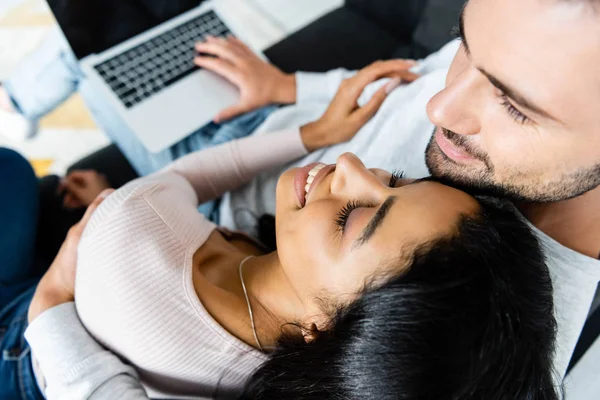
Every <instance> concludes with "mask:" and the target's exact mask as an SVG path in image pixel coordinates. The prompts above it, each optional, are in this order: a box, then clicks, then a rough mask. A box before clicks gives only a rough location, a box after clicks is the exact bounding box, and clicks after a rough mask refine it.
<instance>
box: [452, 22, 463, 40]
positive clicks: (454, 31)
mask: <svg viewBox="0 0 600 400" xmlns="http://www.w3.org/2000/svg"><path fill="white" fill-rule="evenodd" d="M450 36H452V37H453V38H454V39H462V37H461V35H460V27H459V26H458V25H454V26H453V27H452V29H450Z"/></svg>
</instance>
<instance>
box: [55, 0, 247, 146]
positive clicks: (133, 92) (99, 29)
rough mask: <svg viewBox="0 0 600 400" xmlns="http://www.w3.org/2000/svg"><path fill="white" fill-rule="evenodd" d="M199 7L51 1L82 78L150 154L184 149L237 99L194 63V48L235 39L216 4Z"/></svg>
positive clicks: (190, 0)
mask: <svg viewBox="0 0 600 400" xmlns="http://www.w3.org/2000/svg"><path fill="white" fill-rule="evenodd" d="M198 3H199V1H198V0H195V1H194V0H114V1H97V0H86V1H73V2H68V1H67V2H65V1H61V0H48V4H49V5H50V8H51V9H52V11H53V13H54V15H55V17H56V19H57V21H58V23H59V25H60V27H61V29H62V31H63V33H64V34H65V37H66V39H67V41H68V42H69V45H70V46H71V48H72V49H73V52H74V54H75V56H76V57H77V58H78V60H79V62H80V66H81V68H82V70H83V72H84V73H85V74H86V76H87V77H88V78H89V79H90V81H91V83H92V84H93V85H94V87H96V88H97V89H98V91H99V95H101V96H103V97H104V98H106V100H107V101H108V102H109V103H110V104H111V105H112V107H113V108H114V109H115V110H116V111H117V112H118V113H119V115H120V116H121V117H122V118H123V120H124V121H125V122H126V123H127V125H128V126H129V127H130V128H131V129H132V130H133V131H134V132H135V134H136V135H137V136H138V138H139V139H140V141H141V142H142V143H143V144H144V146H145V147H146V148H147V149H148V150H149V151H151V152H159V151H161V150H164V149H166V148H168V147H170V146H171V145H173V144H175V143H177V142H179V141H180V140H182V139H183V138H185V137H186V136H188V135H189V134H191V133H192V132H194V131H196V130H197V129H199V128H201V127H202V126H203V125H205V124H206V123H208V122H209V121H211V120H212V118H213V117H214V116H215V115H216V114H217V112H218V111H220V110H222V109H223V108H226V107H228V106H231V105H233V104H235V103H236V102H237V100H238V97H239V93H238V90H237V89H236V88H235V87H234V86H233V85H232V84H230V83H229V82H227V81H226V80H224V79H223V78H221V77H219V76H217V75H216V74H214V73H212V72H210V71H207V70H203V69H200V68H198V67H196V66H195V65H194V63H193V59H194V55H195V50H194V44H195V43H196V42H198V41H201V40H203V39H204V38H205V37H206V36H207V35H212V36H226V35H230V34H233V35H236V34H235V27H233V26H231V25H230V24H229V23H227V20H226V19H225V18H223V15H221V14H220V13H219V12H218V11H217V10H216V9H215V7H214V4H213V2H212V1H205V2H203V3H202V4H200V5H198ZM65 4H72V5H71V6H69V7H71V8H69V7H65ZM73 4H77V7H75V6H74V5H73ZM236 36H237V35H236Z"/></svg>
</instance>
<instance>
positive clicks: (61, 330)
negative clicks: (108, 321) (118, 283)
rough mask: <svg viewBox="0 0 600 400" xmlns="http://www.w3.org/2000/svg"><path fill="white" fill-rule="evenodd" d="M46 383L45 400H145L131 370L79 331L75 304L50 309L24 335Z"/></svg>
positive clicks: (83, 332) (80, 326)
mask: <svg viewBox="0 0 600 400" xmlns="http://www.w3.org/2000/svg"><path fill="white" fill-rule="evenodd" d="M25 338H26V339H27V342H29V345H30V346H31V350H32V354H33V356H34V357H36V359H37V360H38V362H39V364H40V368H41V369H42V372H43V374H44V378H45V380H46V385H47V386H46V393H45V396H46V398H47V399H49V400H52V399H60V400H69V399H73V400H80V399H93V400H112V399H131V400H140V399H148V396H147V395H146V392H145V390H144V388H143V387H142V385H141V383H140V382H139V380H138V378H137V374H136V372H135V370H134V369H133V368H132V367H130V366H128V365H126V364H124V363H123V362H122V361H121V360H119V358H118V357H117V356H115V355H114V354H112V353H111V352H109V351H107V350H105V349H104V348H103V347H101V346H100V345H99V344H98V343H96V341H95V340H94V339H93V338H92V337H91V336H90V335H89V333H88V332H87V331H86V330H85V328H84V327H83V325H82V323H81V321H80V320H79V317H78V316H77V312H76V310H75V303H66V304H61V305H59V306H56V307H54V308H51V309H49V310H47V311H46V312H44V313H43V314H41V315H40V316H39V317H37V318H36V319H35V320H34V321H33V322H32V323H31V324H30V325H29V327H28V328H27V330H26V331H25Z"/></svg>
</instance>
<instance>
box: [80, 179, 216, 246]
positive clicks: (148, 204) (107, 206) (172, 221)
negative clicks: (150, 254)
mask: <svg viewBox="0 0 600 400" xmlns="http://www.w3.org/2000/svg"><path fill="white" fill-rule="evenodd" d="M195 203H196V202H195V193H194V192H193V190H191V189H189V185H186V183H185V180H184V179H183V178H181V177H180V176H179V175H176V174H169V173H164V174H160V175H155V176H151V177H146V178H143V179H138V180H136V181H132V182H130V183H128V184H127V185H125V186H123V187H122V188H120V189H119V190H117V191H115V192H114V193H113V194H111V195H110V196H109V197H108V198H107V199H106V200H105V201H104V202H103V203H102V204H101V206H100V207H98V209H97V210H96V212H95V213H94V215H93V216H92V218H91V219H90V221H89V223H88V226H87V227H86V231H85V232H84V238H86V237H88V236H95V237H97V236H98V235H99V234H101V233H102V232H106V231H107V230H108V231H110V233H111V238H112V239H113V240H119V237H122V236H126V237H132V236H134V237H136V238H138V239H143V238H146V239H149V240H151V241H153V242H156V234H158V233H159V232H160V231H164V233H163V234H169V233H170V234H171V235H172V236H174V237H175V238H176V239H177V240H180V241H181V242H182V244H184V245H185V244H189V243H190V242H197V238H196V236H197V235H205V232H210V231H212V230H213V229H214V228H215V226H214V224H212V223H211V222H210V221H208V220H206V218H204V216H203V215H202V214H200V213H199V212H198V210H197V207H196V206H195Z"/></svg>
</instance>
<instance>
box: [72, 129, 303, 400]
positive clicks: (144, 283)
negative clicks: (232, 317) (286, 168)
mask: <svg viewBox="0 0 600 400" xmlns="http://www.w3.org/2000/svg"><path fill="white" fill-rule="evenodd" d="M305 154H306V149H305V148H304V145H303V144H302V141H301V138H300V134H299V131H298V129H293V130H288V131H283V132H279V133H275V134H270V135H266V136H260V137H250V138H246V139H242V140H239V141H233V142H230V143H227V144H225V145H222V146H219V147H215V148H212V149H208V150H204V151H200V152H197V153H195V154H191V155H189V156H187V157H184V158H182V159H180V160H179V161H177V162H175V163H174V164H173V165H172V166H170V167H169V168H168V169H166V170H164V171H162V172H159V173H157V174H155V175H152V176H149V177H146V178H141V179H138V180H136V181H134V182H132V183H130V184H128V185H126V186H125V187H123V188H122V189H120V190H118V191H117V192H115V193H114V194H113V195H111V196H110V197H108V198H107V199H106V200H105V201H104V203H103V204H102V205H101V207H99V208H98V210H97V211H96V212H95V214H94V215H93V217H92V219H91V220H90V222H89V224H88V226H87V228H86V230H85V232H84V236H83V238H82V240H81V243H80V247H79V259H78V266H77V276H76V291H75V292H76V299H75V304H76V307H77V312H78V313H79V316H80V318H81V321H82V322H83V324H84V326H85V327H86V328H87V330H88V331H89V332H90V333H91V334H92V336H93V337H94V338H95V339H96V340H98V341H99V342H100V343H101V344H102V345H104V346H105V347H107V348H108V349H110V350H111V351H112V352H114V353H116V354H117V355H119V356H120V357H121V358H122V359H124V360H125V361H127V362H128V363H131V364H132V365H133V366H134V367H135V368H136V370H137V372H138V374H139V376H140V379H141V381H142V384H143V385H144V387H145V389H146V391H147V392H148V395H149V396H151V397H166V398H185V397H188V396H191V397H198V396H201V397H211V398H212V397H225V398H228V397H233V396H235V395H236V394H239V392H240V389H241V388H242V387H243V385H244V383H245V381H246V380H247V378H248V377H249V375H250V374H251V373H252V372H253V371H254V370H255V369H256V368H257V367H258V366H260V364H261V363H262V362H264V361H265V360H266V356H265V355H264V354H262V353H260V352H258V351H256V350H255V349H253V348H252V347H250V346H248V345H246V344H245V343H243V342H241V341H240V340H238V339H237V338H235V337H234V336H232V335H231V334H230V333H229V332H227V331H226V330H225V329H224V328H223V327H221V326H220V325H219V324H218V323H217V322H216V321H215V320H214V319H213V318H212V317H211V316H210V315H209V314H208V312H207V311H206V309H205V308H204V307H203V306H202V303H201V302H200V300H199V299H198V297H197V295H196V292H195V290H194V286H193V284H192V256H193V255H194V253H195V252H196V250H197V249H198V248H200V247H201V246H202V245H203V243H204V242H205V241H206V240H207V239H208V237H209V235H210V234H211V233H212V231H213V230H214V229H215V228H216V226H215V225H214V224H213V223H211V222H209V221H208V220H206V219H205V218H204V217H203V216H202V215H201V214H200V213H198V211H197V206H198V204H199V203H202V202H205V201H208V200H211V199H214V198H216V197H218V196H221V195H222V194H223V193H225V192H226V191H229V190H233V189H236V188H238V187H240V186H241V185H243V184H244V183H246V182H248V181H249V180H250V179H252V178H253V177H254V176H255V175H256V174H257V173H259V172H261V171H264V170H266V169H269V168H273V167H277V166H279V165H281V164H283V163H286V162H289V161H291V160H293V159H295V158H298V157H300V156H303V155H305Z"/></svg>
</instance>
